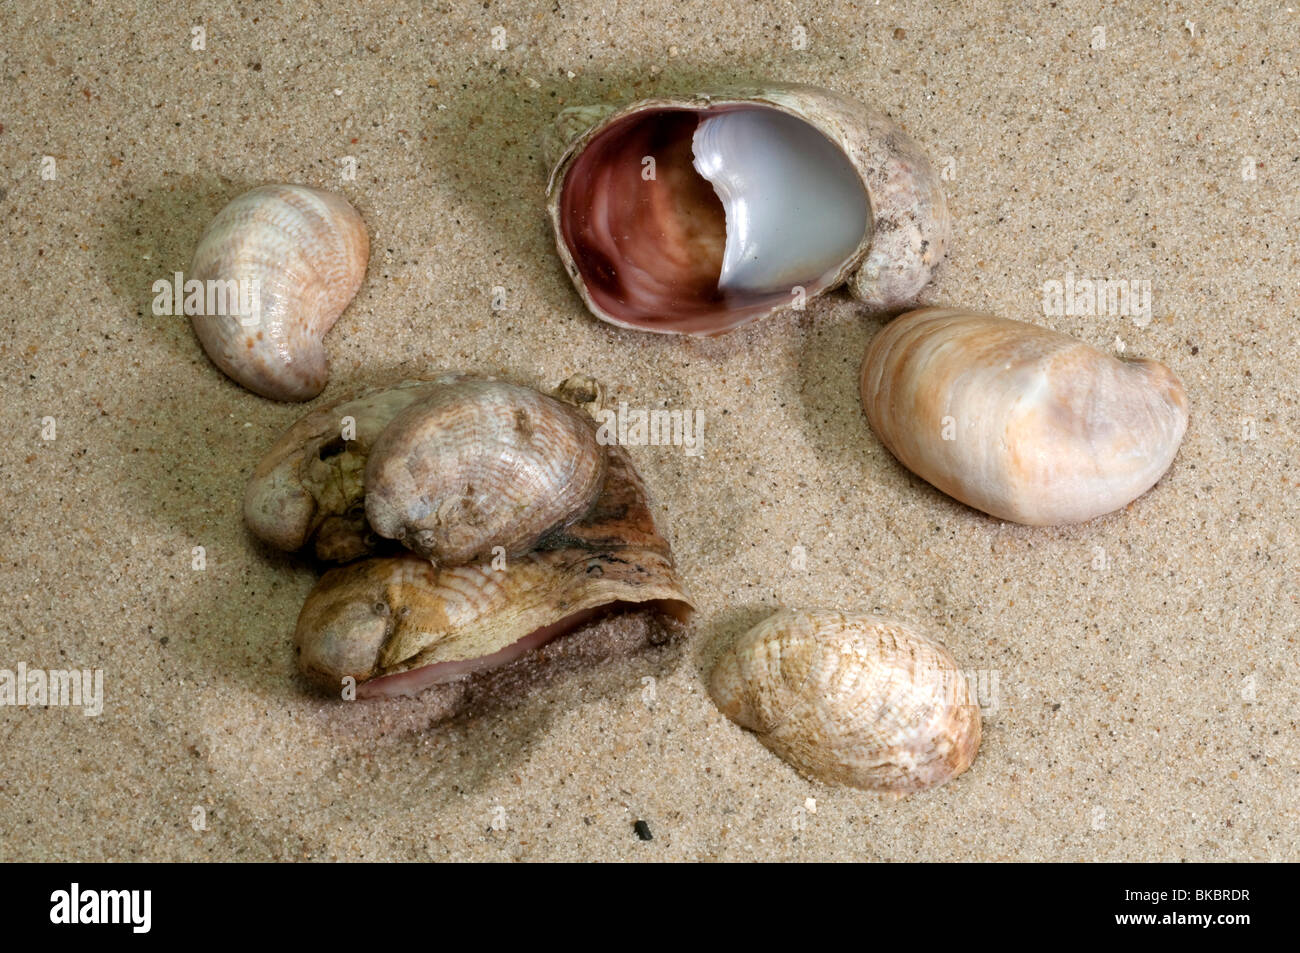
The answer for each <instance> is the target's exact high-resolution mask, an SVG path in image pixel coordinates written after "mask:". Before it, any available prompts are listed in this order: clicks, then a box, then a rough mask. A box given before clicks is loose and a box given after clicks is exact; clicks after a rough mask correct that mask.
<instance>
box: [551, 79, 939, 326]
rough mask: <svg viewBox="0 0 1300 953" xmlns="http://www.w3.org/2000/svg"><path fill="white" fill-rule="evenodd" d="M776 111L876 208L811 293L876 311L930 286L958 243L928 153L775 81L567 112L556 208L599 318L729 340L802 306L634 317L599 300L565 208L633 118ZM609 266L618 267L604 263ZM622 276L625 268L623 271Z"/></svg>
mask: <svg viewBox="0 0 1300 953" xmlns="http://www.w3.org/2000/svg"><path fill="white" fill-rule="evenodd" d="M748 106H760V107H770V108H772V109H776V110H779V111H781V112H784V113H786V114H789V115H792V116H795V117H797V118H799V119H802V120H804V121H805V122H807V123H808V124H809V125H811V126H812V127H813V128H814V129H816V130H817V131H819V132H820V133H822V134H823V135H824V136H826V138H828V139H829V140H830V141H831V142H832V143H834V144H835V145H836V146H838V148H839V149H840V150H842V152H843V154H844V155H845V157H846V158H847V159H848V160H849V162H850V163H851V164H852V166H853V167H854V168H855V169H856V170H857V172H858V174H859V176H860V178H861V181H862V185H863V188H864V189H865V191H866V194H867V200H868V203H869V206H870V210H869V214H870V220H871V221H870V226H869V227H868V229H867V231H866V234H864V236H863V238H862V241H861V243H860V244H859V245H858V247H857V249H856V250H855V251H854V252H853V254H852V255H850V256H849V257H848V258H847V259H846V260H845V261H844V262H843V263H842V264H841V265H840V266H839V268H838V269H836V270H834V272H833V273H832V274H830V275H829V277H828V278H827V279H826V280H824V281H822V282H820V283H818V284H816V285H815V286H812V287H808V288H807V289H806V297H807V298H808V299H811V298H813V297H815V296H816V295H819V294H821V293H823V292H825V291H829V290H831V289H833V288H835V287H837V286H839V285H840V284H843V283H845V282H847V283H848V285H849V289H850V291H851V292H852V293H853V294H854V296H856V297H857V298H859V299H860V300H861V301H863V302H864V303H865V304H867V305H868V306H869V307H871V308H873V309H888V308H893V307H898V306H901V305H906V304H908V303H911V302H912V301H914V300H915V298H916V296H917V294H918V293H919V292H920V291H921V289H922V288H923V287H924V286H925V285H926V283H927V282H928V281H929V280H930V277H931V274H932V272H933V271H934V268H935V267H936V266H937V264H938V263H939V262H940V261H941V260H942V258H943V257H944V254H945V252H946V250H947V248H948V246H949V244H950V242H951V221H950V218H949V214H948V207H947V202H946V200H945V198H944V195H943V190H942V189H941V188H940V184H939V176H938V175H937V174H936V172H935V170H934V169H933V168H932V167H931V165H930V162H929V160H928V159H927V158H926V156H925V154H924V152H923V151H922V150H921V148H920V147H919V146H918V145H917V144H916V143H915V142H914V141H913V140H912V139H911V138H910V137H909V136H908V135H907V134H906V133H905V132H904V131H903V130H902V129H901V128H900V127H899V126H898V125H897V124H896V123H894V122H893V120H891V119H889V118H888V117H887V116H885V115H884V114H883V113H880V112H877V111H875V110H872V109H869V108H868V107H866V106H864V105H862V104H861V103H859V102H856V101H854V100H852V99H849V98H847V97H844V96H841V95H839V94H837V93H834V92H831V91H830V90H826V89H819V88H817V87H813V86H802V85H794V84H768V85H764V86H762V87H757V86H754V87H737V88H730V89H720V90H715V91H706V92H700V93H697V94H695V95H693V96H681V97H661V98H654V99H646V100H641V101H639V102H635V103H632V104H630V105H627V106H623V107H619V108H614V107H609V106H579V107H571V108H569V109H566V110H564V111H563V112H561V113H560V115H559V116H558V117H557V118H556V120H555V124H554V128H553V129H552V130H550V131H549V133H548V135H547V136H546V137H545V138H544V142H543V149H544V152H545V154H546V157H547V160H548V161H549V162H551V163H553V165H552V169H551V174H550V181H549V184H548V189H547V208H548V212H549V215H550V218H551V223H552V227H553V229H554V232H555V241H556V247H557V249H558V251H559V255H560V260H561V262H562V263H563V265H564V268H565V270H566V271H567V272H568V274H569V277H570V278H571V279H572V280H573V283H574V286H575V287H576V289H577V291H578V294H579V295H580V296H581V297H582V300H583V301H584V303H585V304H586V305H587V307H588V309H590V310H591V312H592V313H593V314H595V315H596V316H597V317H598V318H600V319H601V320H603V321H608V322H610V323H611V324H616V325H619V326H621V327H630V328H635V329H638V330H649V331H658V332H663V333H686V334H719V333H723V332H725V331H729V330H732V329H733V328H736V327H740V326H741V325H743V324H746V323H748V322H750V321H753V320H755V319H757V318H761V317H764V316H766V315H769V314H774V313H776V312H779V311H784V310H787V309H789V308H791V307H794V306H796V305H795V302H794V301H792V300H791V296H790V295H788V294H787V295H784V296H783V297H782V298H781V300H779V301H766V300H765V301H762V302H757V303H755V304H753V305H751V306H747V307H744V308H738V309H737V310H736V311H735V312H734V313H728V314H715V315H711V316H708V317H707V318H698V319H690V320H680V321H679V320H673V319H665V320H649V321H646V320H625V319H623V318H620V317H619V315H617V314H614V313H612V312H611V310H610V308H609V307H605V306H603V305H602V304H601V303H600V302H598V301H597V300H596V296H594V295H593V293H592V290H591V288H589V287H588V280H587V278H586V277H585V275H584V271H583V266H582V263H581V262H580V261H578V260H576V259H575V255H574V253H573V250H572V249H571V248H570V247H569V242H568V241H567V240H566V224H565V221H564V218H565V214H564V211H563V200H564V191H565V188H566V178H567V176H568V174H569V172H570V169H571V168H572V167H573V165H574V163H575V161H577V160H578V159H579V157H580V156H581V155H582V154H583V151H584V150H585V149H586V148H587V146H588V145H590V144H591V143H592V142H593V140H595V139H597V137H600V136H601V135H602V134H603V133H604V132H605V131H606V130H610V129H611V128H613V127H617V124H620V123H622V122H624V121H625V120H628V119H629V117H634V116H637V115H638V114H644V113H650V112H653V111H666V110H687V111H696V112H701V113H704V112H708V111H714V110H725V109H729V108H735V107H748ZM599 267H601V268H604V267H614V266H609V265H608V263H599ZM615 270H617V269H616V267H615Z"/></svg>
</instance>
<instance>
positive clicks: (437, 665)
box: [295, 447, 692, 697]
mask: <svg viewBox="0 0 1300 953" xmlns="http://www.w3.org/2000/svg"><path fill="white" fill-rule="evenodd" d="M608 454H609V470H608V478H607V479H606V480H605V483H604V489H603V490H602V492H601V494H600V497H599V499H598V500H597V501H596V504H595V506H594V507H593V508H592V509H591V510H590V511H589V512H588V514H587V515H586V516H585V517H584V518H583V519H582V520H580V521H579V522H577V523H575V524H573V525H572V526H570V527H568V528H567V529H565V530H563V531H562V532H560V533H557V534H555V535H553V536H552V537H550V538H548V540H547V548H545V549H544V550H540V551H535V552H529V553H526V554H525V555H522V556H519V557H517V558H513V559H509V560H507V561H506V562H505V565H504V567H503V568H495V567H494V564H493V563H491V562H481V563H477V564H474V565H467V566H456V567H444V568H439V567H436V566H434V565H432V564H430V563H429V561H428V560H425V559H421V558H420V557H418V556H415V555H412V554H406V555H402V556H397V557H377V558H372V559H368V560H364V561H361V562H356V563H352V564H350V565H348V566H343V567H340V568H338V569H333V570H331V571H330V572H328V573H326V574H325V575H324V576H323V577H322V578H321V580H320V582H319V583H318V584H317V585H316V588H315V589H313V590H312V592H311V594H310V595H309V596H308V597H307V602H306V604H305V605H304V606H303V609H302V614H301V615H300V616H299V619H298V626H297V631H296V633H295V641H296V644H297V646H298V652H299V664H300V666H301V668H302V670H303V672H304V674H306V675H307V677H308V678H309V679H311V680H312V681H313V682H315V683H316V684H318V685H320V686H321V687H323V688H324V689H326V690H327V691H331V692H337V691H338V690H339V687H340V685H341V683H342V680H343V678H344V677H346V676H351V677H352V678H354V679H356V681H357V682H358V683H359V684H361V685H362V688H361V690H360V691H359V692H358V694H359V696H360V697H365V696H367V695H385V694H409V693H413V692H416V691H421V690H423V689H424V688H426V687H428V686H429V685H436V684H441V683H444V682H447V681H449V680H459V679H463V678H467V677H472V676H474V675H476V674H478V673H479V672H480V671H484V670H486V669H487V668H490V667H493V666H497V665H502V664H505V663H507V662H509V661H511V660H512V659H513V658H514V657H515V655H516V654H518V653H521V652H524V651H536V650H537V649H538V648H539V647H540V645H541V644H542V643H544V642H545V641H546V640H547V639H549V638H555V637H557V636H559V635H561V634H563V632H564V631H565V630H567V629H570V628H574V627H577V626H581V625H583V624H585V623H587V622H589V621H591V620H592V619H593V618H594V617H595V614H596V613H598V612H608V611H611V610H613V609H615V608H617V607H619V606H624V607H627V606H641V607H643V608H648V609H652V610H653V611H655V612H656V613H659V614H662V615H664V616H666V617H667V618H668V619H669V620H676V621H682V622H684V621H685V620H686V619H687V618H689V616H690V613H691V611H692V607H691V603H690V599H689V597H688V596H687V595H686V593H685V591H684V589H683V587H682V585H681V583H680V581H679V580H678V578H677V573H676V570H675V569H674V566H673V561H672V554H671V552H670V551H669V547H668V543H667V542H666V541H665V540H664V539H663V537H662V536H660V535H659V532H658V531H657V530H656V529H655V525H654V520H653V517H652V516H651V513H650V508H649V498H648V494H647V493H646V489H645V486H644V485H643V484H642V482H641V479H640V477H638V476H637V474H636V471H635V470H634V469H633V468H632V464H631V461H630V460H629V459H628V457H627V454H626V452H625V451H624V450H623V449H622V448H619V447H610V448H608ZM530 637H531V638H530ZM521 640H524V641H523V643H522V645H521ZM385 676H390V678H388V679H387V680H386V681H384V682H375V681H373V680H375V679H381V678H383V677H385ZM365 683H370V684H369V687H367V685H366V684H365Z"/></svg>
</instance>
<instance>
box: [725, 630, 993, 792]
mask: <svg viewBox="0 0 1300 953" xmlns="http://www.w3.org/2000/svg"><path fill="white" fill-rule="evenodd" d="M709 693H710V694H711V695H712V696H713V700H714V701H715V702H716V703H717V705H718V707H719V709H721V711H722V713H723V714H724V715H726V716H727V717H728V718H730V719H731V720H732V721H734V722H735V723H736V724H738V725H740V726H741V727H742V728H748V729H749V730H751V731H753V732H754V733H755V734H757V735H758V738H759V740H760V741H762V742H763V744H764V745H766V746H767V747H768V748H769V749H771V750H772V751H773V752H774V753H775V754H776V755H777V756H778V757H780V758H782V759H783V760H785V761H787V762H789V763H790V764H791V765H792V766H793V767H794V768H795V769H796V770H797V771H798V772H799V773H800V774H803V775H804V776H806V777H809V778H815V779H817V780H820V781H825V782H827V783H829V784H847V785H851V786H852V787H855V788H863V789H866V790H873V791H887V792H893V793H898V794H903V793H908V792H911V791H919V790H922V789H924V788H928V787H933V786H935V785H938V784H943V783H944V782H945V781H949V780H951V779H952V778H955V777H956V776H957V775H959V774H961V773H962V772H963V771H965V770H966V769H967V768H969V767H970V764H971V761H973V760H974V758H975V752H976V751H977V750H978V749H979V744H980V713H979V706H978V705H977V704H976V702H975V699H974V698H973V697H972V695H971V692H970V685H969V684H968V682H967V680H966V678H965V676H964V675H963V674H962V673H961V671H959V670H958V668H957V663H956V662H955V661H954V660H953V657H952V656H951V655H950V654H949V653H948V650H947V649H945V648H944V647H943V646H942V645H940V644H939V643H938V642H935V641H934V640H933V639H930V638H928V637H927V636H925V635H923V634H921V633H920V632H917V631H916V630H915V629H912V628H910V627H909V626H907V625H905V624H904V623H902V622H898V621H895V620H893V619H886V618H882V617H880V616H873V615H861V614H854V613H846V612H833V611H829V610H812V611H803V612H795V611H791V610H789V609H783V610H781V611H780V612H777V613H776V614H775V615H773V616H770V617H769V618H767V619H765V620H764V621H763V622H760V623H759V624H758V625H756V626H755V627H754V628H752V629H750V630H749V632H747V633H745V634H744V635H743V636H741V637H740V639H738V640H737V641H736V642H735V644H734V645H732V646H731V647H730V648H729V649H728V650H727V651H726V652H725V653H724V654H723V655H722V656H721V658H720V659H719V660H718V662H717V664H716V665H715V666H714V668H713V671H712V673H711V674H710V677H709Z"/></svg>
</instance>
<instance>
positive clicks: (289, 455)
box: [244, 373, 476, 562]
mask: <svg viewBox="0 0 1300 953" xmlns="http://www.w3.org/2000/svg"><path fill="white" fill-rule="evenodd" d="M473 379H476V378H473V377H471V376H469V375H465V374H459V373H447V374H440V375H437V376H435V377H432V378H428V379H422V380H408V381H402V382H401V383H400V384H396V385H394V386H392V387H386V388H383V389H378V390H369V391H366V392H364V393H361V394H358V395H357V396H355V397H352V398H347V399H344V400H338V401H335V402H333V403H331V404H328V405H327V406H325V407H318V408H316V409H315V410H313V411H312V412H311V413H309V414H307V415H306V416H305V417H303V418H302V419H301V420H299V421H298V422H297V423H295V424H294V425H293V426H292V427H290V428H289V429H288V431H286V432H285V434H284V436H282V437H281V438H280V439H279V440H277V441H276V442H275V445H274V446H272V447H271V449H270V450H269V451H268V452H267V453H266V455H265V456H264V457H263V458H262V460H261V462H260V463H259V464H258V465H257V469H255V470H254V471H253V476H252V478H251V479H250V480H249V481H248V487H247V488H246V490H245V491H244V522H245V523H247V524H248V528H249V529H250V530H252V532H253V535H255V536H257V537H258V538H259V539H261V540H263V541H264V542H266V543H269V544H270V545H272V546H274V547H276V548H277V549H285V550H299V549H304V548H307V547H310V548H312V549H313V550H314V552H315V554H316V557H317V558H318V559H323V560H325V561H327V562H346V561H348V560H350V559H356V558H357V557H359V556H364V555H366V554H367V553H369V552H371V551H373V550H374V549H375V544H376V542H377V540H376V537H375V534H374V533H373V532H371V531H370V527H369V525H368V524H367V523H366V516H365V479H364V478H365V468H366V461H367V459H369V456H370V450H371V447H373V446H374V443H375V441H376V440H378V439H379V435H380V434H381V433H382V432H383V431H384V428H385V427H387V426H388V424H389V423H391V422H392V419H393V418H394V417H396V416H397V414H398V413H400V412H401V411H403V410H405V409H406V408H407V407H409V406H410V405H411V404H413V403H415V402H416V401H418V400H421V399H422V398H424V397H427V396H428V395H429V394H431V393H432V392H433V391H434V390H436V389H438V388H440V387H446V386H449V385H452V384H456V383H460V382H463V381H467V380H473ZM345 434H346V435H347V438H345Z"/></svg>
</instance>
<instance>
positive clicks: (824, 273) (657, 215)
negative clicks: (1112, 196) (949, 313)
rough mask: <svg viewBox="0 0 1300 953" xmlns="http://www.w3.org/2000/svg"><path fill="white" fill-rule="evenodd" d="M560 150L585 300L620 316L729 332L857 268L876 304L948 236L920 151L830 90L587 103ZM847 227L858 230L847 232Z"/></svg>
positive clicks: (910, 283) (901, 299) (935, 256)
mask: <svg viewBox="0 0 1300 953" xmlns="http://www.w3.org/2000/svg"><path fill="white" fill-rule="evenodd" d="M548 151H550V152H551V154H552V157H553V158H554V167H553V170H552V172H551V177H550V183H549V188H548V203H547V204H548V209H549V212H550V217H551V222H552V226H553V228H554V230H555V238H556V245H557V248H558V249H559V254H560V258H561V261H562V262H563V264H564V267H565V269H566V271H567V272H568V273H569V276H570V277H571V278H572V280H573V283H574V285H575V286H576V288H577V290H578V293H579V294H580V295H581V296H582V299H583V301H584V302H585V303H586V304H587V306H588V308H590V309H591V311H592V312H593V313H594V314H595V315H596V316H597V317H599V318H601V319H602V320H605V321H609V322H611V323H613V324H617V325H620V326H622V327H630V328H637V329H641V330H648V331H660V332H676V333H684V334H719V333H722V332H725V331H729V330H731V329H733V328H736V327H739V326H741V325H743V324H746V323H748V322H749V321H752V320H754V319H756V318H759V317H762V316H764V315H767V314H771V313H773V312H776V311H781V310H784V309H786V308H790V307H801V306H802V301H804V300H806V299H808V298H811V297H814V296H816V295H818V294H821V293H822V292H824V291H827V290H829V289H831V288H834V287H836V286H838V285H840V284H842V283H844V282H845V281H847V282H848V283H849V287H850V290H851V291H852V292H853V294H854V295H856V296H857V297H858V298H860V299H861V300H862V301H864V302H865V303H867V304H868V305H869V306H871V307H873V308H879V309H884V308H891V307H896V306H899V305H903V304H907V303H909V302H911V301H913V300H914V299H915V297H916V295H917V293H918V292H919V291H920V290H921V288H922V287H923V286H924V285H925V284H926V283H927V282H928V281H929V279H930V274H931V272H932V271H933V269H934V267H935V265H937V263H938V262H939V261H940V260H941V259H942V257H943V255H944V252H945V250H946V248H947V246H948V244H949V241H950V235H951V226H950V222H949V217H948V209H947V204H946V202H945V199H944V196H943V192H942V190H941V189H940V187H939V179H938V176H937V175H936V174H935V172H934V170H933V168H932V167H931V166H930V163H929V161H928V160H927V159H926V157H925V155H924V153H923V152H922V151H921V149H920V148H919V147H918V146H917V145H916V143H914V142H913V141H912V140H911V139H910V138H909V137H908V136H907V134H906V133H904V132H903V130H902V129H900V128H899V127H898V126H897V125H896V124H895V123H894V122H893V121H892V120H890V119H889V118H888V117H886V116H884V115H883V114H881V113H878V112H875V111H874V110H871V109H868V108H866V107H865V106H863V105H862V104H860V103H857V102H855V101H853V100H850V99H847V98H845V97H842V96H840V95H838V94H836V93H833V92H830V91H829V90H824V89H818V88H815V87H811V86H797V85H769V86H765V87H762V88H758V87H754V88H741V89H731V90H719V91H715V92H701V93H697V94H696V95H694V96H684V97H664V98H656V99H648V100H643V101H641V102H636V103H633V104H631V105H629V106H626V107H623V108H619V109H611V108H608V107H594V108H593V107H575V108H571V109H568V110H565V111H564V112H562V113H561V114H560V116H559V117H558V118H557V119H556V124H555V129H554V131H553V132H552V134H551V135H550V138H549V140H548ZM648 159H653V160H655V161H654V164H653V166H651V164H650V163H648V162H647V160H648ZM706 177H707V178H706ZM854 216H860V221H859V223H858V224H857V225H856V226H853V225H852V224H851V223H852V222H854V221H857V220H858V219H855V218H854ZM846 228H848V229H850V231H852V230H853V229H854V228H856V232H855V234H856V237H854V235H852V234H851V235H849V236H848V238H847V242H846V241H845V229H846ZM827 255H829V256H830V257H829V258H827V257H825V256H827ZM756 262H757V263H758V264H759V265H760V266H761V267H753V266H754V265H755V263H756ZM768 262H770V263H772V267H771V268H767V267H766V263H768ZM801 269H802V270H803V271H806V272H807V273H806V274H801ZM728 274H730V275H732V276H733V277H732V278H729V279H727V285H726V287H724V286H723V282H722V279H723V278H724V275H728ZM733 281H734V284H733V283H731V282H733ZM796 286H797V287H796ZM799 289H802V291H800V290H799Z"/></svg>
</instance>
